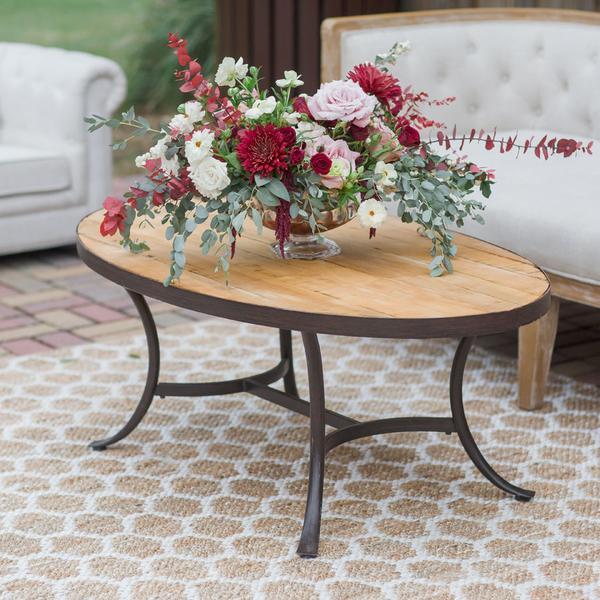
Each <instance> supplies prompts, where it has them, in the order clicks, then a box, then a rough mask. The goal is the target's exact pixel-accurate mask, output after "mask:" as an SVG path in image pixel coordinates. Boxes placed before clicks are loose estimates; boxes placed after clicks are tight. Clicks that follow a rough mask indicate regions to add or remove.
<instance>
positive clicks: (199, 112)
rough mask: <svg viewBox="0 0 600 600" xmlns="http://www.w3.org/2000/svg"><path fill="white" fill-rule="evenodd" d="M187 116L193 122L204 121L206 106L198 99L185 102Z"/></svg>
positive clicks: (185, 114)
mask: <svg viewBox="0 0 600 600" xmlns="http://www.w3.org/2000/svg"><path fill="white" fill-rule="evenodd" d="M184 116H186V117H187V118H188V119H189V120H190V121H191V122H192V123H198V122H200V121H202V119H203V118H204V108H203V106H202V103H201V102H198V101H196V100H190V101H189V102H186V103H185V113H184Z"/></svg>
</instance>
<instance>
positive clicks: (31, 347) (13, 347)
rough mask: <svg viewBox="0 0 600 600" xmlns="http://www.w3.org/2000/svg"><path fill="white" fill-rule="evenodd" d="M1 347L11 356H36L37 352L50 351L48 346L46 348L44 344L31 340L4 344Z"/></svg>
mask: <svg viewBox="0 0 600 600" xmlns="http://www.w3.org/2000/svg"><path fill="white" fill-rule="evenodd" d="M2 347H3V348H4V349H5V350H8V351H9V352H10V353H11V354H36V353H38V352H47V351H48V350H50V349H51V348H50V346H46V345H45V344H42V343H40V342H38V341H36V340H32V339H22V340H14V341H12V342H6V343H5V344H2Z"/></svg>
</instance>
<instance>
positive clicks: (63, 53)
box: [0, 43, 126, 148]
mask: <svg viewBox="0 0 600 600" xmlns="http://www.w3.org/2000/svg"><path fill="white" fill-rule="evenodd" d="M125 91H126V79H125V75H124V74H123V71H122V69H121V68H120V67H119V65H117V64H116V63H115V62H113V61H111V60H109V59H107V58H102V57H100V56H93V55H91V54H85V53H83V52H72V51H67V50H61V49H58V48H45V47H41V46H33V45H30V44H13V43H0V135H1V139H2V140H3V141H6V142H11V143H23V144H25V145H32V141H33V140H34V139H35V143H36V145H38V146H42V145H43V146H52V147H54V148H56V147H57V145H58V146H63V145H68V144H73V143H75V144H77V143H85V141H86V136H87V135H88V134H87V126H86V125H85V123H83V118H84V117H85V116H89V114H90V111H93V112H97V113H99V114H102V115H103V116H104V115H106V116H109V115H110V114H111V113H112V112H113V111H114V110H115V109H116V108H117V107H118V106H119V104H120V103H121V102H122V101H123V98H124V96H125Z"/></svg>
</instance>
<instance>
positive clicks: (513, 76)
mask: <svg viewBox="0 0 600 600" xmlns="http://www.w3.org/2000/svg"><path fill="white" fill-rule="evenodd" d="M404 40H410V42H411V44H412V50H411V51H410V52H409V53H407V54H405V55H403V56H401V57H400V59H399V60H398V62H397V64H396V66H395V67H392V72H393V73H394V74H395V75H396V76H397V77H398V78H399V79H400V82H401V83H402V84H403V85H410V84H412V85H413V86H414V89H415V90H418V91H425V92H428V93H429V94H430V96H431V97H433V98H438V99H439V98H445V97H449V96H456V101H455V102H454V103H453V104H451V105H450V106H448V107H437V108H435V109H433V110H430V109H427V111H426V114H427V115H429V114H432V115H434V117H433V118H436V119H437V120H438V121H441V122H443V123H445V124H446V125H448V126H449V127H448V129H449V131H450V132H451V131H452V128H453V126H454V125H457V127H458V131H459V132H460V133H467V134H469V133H470V131H471V129H472V128H475V129H476V130H477V131H478V132H479V130H480V129H485V130H486V131H488V132H490V133H491V132H493V131H494V128H497V131H498V137H501V136H502V135H504V136H505V137H506V136H507V135H508V134H514V132H516V131H518V132H519V136H518V140H520V141H521V143H524V142H525V140H526V139H527V138H529V137H531V136H532V135H533V136H535V137H536V139H537V140H539V139H540V138H541V137H543V135H545V134H548V135H549V137H548V140H550V139H552V138H553V137H555V136H557V137H558V138H560V137H567V138H575V139H576V140H584V141H586V142H587V141H590V140H594V139H595V140H598V141H597V142H596V144H595V147H593V148H592V150H593V151H594V150H595V151H596V153H597V154H594V155H592V156H589V155H587V154H579V155H578V156H577V157H570V158H568V159H565V158H563V157H562V156H554V157H551V158H550V160H548V161H547V162H545V161H543V160H539V159H537V158H535V156H534V154H533V152H532V151H529V152H528V153H527V154H525V155H522V156H520V157H519V158H518V159H515V157H516V153H515V152H514V149H513V150H512V151H511V153H508V154H501V153H500V152H499V151H498V150H492V151H486V150H485V148H483V147H482V146H481V145H477V144H471V145H466V146H465V148H464V151H463V152H462V154H463V155H464V154H468V156H469V158H471V159H472V160H474V161H475V162H477V163H478V164H479V165H481V166H485V167H490V168H495V169H496V175H497V184H496V185H494V186H493V189H492V196H491V197H490V198H489V200H486V201H485V203H486V205H487V208H486V210H485V212H484V214H483V216H484V218H485V221H486V224H485V225H484V226H481V225H478V224H477V223H474V222H473V223H469V224H467V225H466V226H465V227H464V228H462V229H461V232H462V233H467V234H469V235H473V236H476V237H479V238H481V239H484V240H486V241H489V242H492V243H494V244H497V245H499V246H502V247H505V248H508V249H510V250H513V251H515V252H517V253H519V254H521V255H523V256H525V257H527V258H529V259H530V260H532V261H534V262H535V263H537V264H539V265H540V266H542V267H543V268H544V269H545V270H546V272H547V273H548V274H549V276H550V279H551V282H552V289H553V304H552V308H551V310H550V312H549V313H548V315H546V317H544V318H543V319H541V320H540V321H538V322H537V323H534V324H532V325H529V326H527V327H524V328H522V329H521V331H520V332H519V403H520V406H521V407H523V408H538V407H539V406H540V405H541V403H542V398H543V393H544V388H545V381H546V376H547V372H548V368H549V364H550V358H551V354H552V347H553V344H554V339H555V335H556V327H557V323H558V304H559V303H558V298H567V299H571V300H575V301H578V302H583V303H586V304H589V305H593V306H597V307H600V260H599V259H598V255H599V254H600V182H599V175H600V15H598V14H594V13H589V12H579V11H560V10H543V9H469V10H453V11H430V12H420V13H404V14H390V15H373V16H367V17H346V18H339V19H329V20H327V21H325V22H324V23H323V26H322V47H323V55H322V79H323V81H328V80H331V79H339V78H340V77H343V76H345V74H346V73H347V72H348V70H349V69H351V68H352V66H353V65H355V64H358V63H360V62H364V61H366V60H373V58H374V56H375V54H376V53H380V52H386V51H387V50H388V49H389V48H391V46H392V45H393V44H394V43H395V42H396V41H404Z"/></svg>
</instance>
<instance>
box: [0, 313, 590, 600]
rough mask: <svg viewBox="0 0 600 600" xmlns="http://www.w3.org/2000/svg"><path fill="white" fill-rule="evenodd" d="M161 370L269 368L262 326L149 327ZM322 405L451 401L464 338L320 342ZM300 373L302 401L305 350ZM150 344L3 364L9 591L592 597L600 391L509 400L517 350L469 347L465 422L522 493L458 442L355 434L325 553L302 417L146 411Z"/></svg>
mask: <svg viewBox="0 0 600 600" xmlns="http://www.w3.org/2000/svg"><path fill="white" fill-rule="evenodd" d="M161 341H162V352H163V366H162V373H163V378H162V379H163V380H172V381H173V380H180V381H201V380H218V379H223V378H230V377H236V376H240V375H243V374H250V373H255V372H258V371H260V370H263V369H266V368H269V367H271V366H272V365H274V364H275V362H276V360H277V357H278V337H277V334H276V332H275V331H273V330H267V329H262V328H259V327H253V326H246V325H238V324H235V323H228V322H223V321H205V322H201V323H199V324H197V325H194V326H193V327H191V328H185V329H179V330H169V331H168V332H166V333H163V335H162V337H161ZM321 343H322V351H323V355H324V362H325V369H326V386H327V392H328V395H329V406H330V407H331V408H333V409H334V410H338V411H340V412H344V413H347V414H350V415H353V416H356V417H357V418H361V419H365V418H381V417H385V416H402V415H411V414H412V415H420V416H422V415H447V414H448V394H447V380H448V372H449V366H450V362H451V358H452V355H453V352H454V348H455V345H456V343H455V342H453V341H451V340H445V341H444V340H442V341H405V342H391V341H375V340H360V339H353V338H334V337H328V336H322V337H321ZM294 347H295V351H296V368H297V372H298V379H299V384H300V386H299V387H300V390H301V393H302V394H303V395H304V396H305V397H306V396H307V389H306V379H305V376H304V366H305V363H304V356H303V352H302V347H301V344H300V343H299V339H298V338H295V341H294ZM145 357H146V351H145V343H144V339H143V337H141V336H138V337H136V338H134V339H128V340H121V341H116V342H114V343H105V344H94V345H83V346H78V347H74V348H72V349H68V350H63V351H58V352H55V353H51V354H45V355H39V356H26V357H13V358H9V359H4V360H3V361H2V363H1V364H0V431H1V432H2V433H1V437H0V478H1V488H0V517H1V519H2V521H1V523H2V528H1V532H0V598H2V600H5V599H13V598H15V599H19V600H21V599H29V598H36V599H37V598H40V599H44V600H47V599H53V598H60V599H65V600H67V599H68V600H72V599H77V600H84V599H85V600H100V599H110V600H115V599H149V598H153V599H154V598H156V599H160V600H164V599H177V600H179V599H192V598H194V599H196V598H198V599H202V600H205V599H206V600H209V599H213V598H216V599H225V600H233V599H244V600H245V599H254V598H258V599H275V598H277V599H285V600H304V599H310V600H313V599H316V598H322V599H334V600H339V599H348V600H350V599H352V600H355V599H366V600H371V599H378V598H388V599H404V598H406V599H411V600H412V599H425V600H428V599H450V598H455V599H463V598H465V599H476V600H485V599H510V598H526V599H532V600H533V599H535V600H540V599H563V598H564V599H569V600H571V599H573V600H574V599H585V600H587V599H593V598H599V597H600V596H599V594H598V587H599V585H600V584H599V581H600V563H599V559H600V450H599V444H598V437H599V433H598V431H599V422H600V418H599V417H600V393H599V390H598V389H597V388H594V387H591V386H586V385H583V384H579V383H576V382H574V381H572V380H568V379H566V378H561V377H558V376H551V377H550V383H549V387H548V393H547V400H548V401H547V403H546V404H545V407H544V408H543V410H541V411H540V412H535V413H526V412H523V411H520V410H519V409H518V408H517V407H516V403H515V400H514V399H515V396H516V384H515V379H516V365H515V363H514V361H512V360H510V359H507V358H503V357H499V356H497V355H492V354H489V353H487V352H485V351H483V350H480V349H477V348H476V349H475V350H474V351H473V353H472V355H471V358H470V360H469V362H468V364H467V372H466V385H465V394H466V398H467V399H468V400H467V402H466V409H467V415H468V418H469V421H470V424H471V426H472V429H473V431H474V434H475V436H476V438H477V440H478V442H479V443H480V446H481V448H482V449H483V451H484V453H485V455H486V457H487V458H488V460H489V461H490V462H491V464H492V465H494V467H495V468H497V469H498V471H499V472H500V473H501V474H502V475H503V476H505V477H506V478H508V479H509V480H510V481H512V482H514V483H516V484H517V485H520V486H523V487H527V488H531V489H534V490H536V491H537V496H536V498H535V499H534V500H533V501H532V502H530V503H520V502H516V501H515V500H513V499H512V497H508V496H506V495H505V494H503V493H502V492H500V491H499V490H497V489H496V488H495V487H493V486H492V485H491V484H490V483H488V482H487V480H485V479H484V478H483V477H482V476H481V475H480V474H479V473H478V472H477V471H476V469H475V468H474V467H473V466H472V464H471V463H470V461H469V460H468V458H467V456H466V454H465V452H464V451H463V449H462V447H461V446H460V444H459V442H458V439H457V437H456V436H455V435H452V436H446V435H444V434H437V433H407V434H393V435H386V436H380V437H378V438H368V439H365V440H361V441H357V442H353V443H351V444H348V445H345V446H343V447H340V448H338V449H336V450H335V451H334V452H333V453H332V454H330V455H329V457H328V463H327V470H326V484H325V501H324V513H323V515H324V518H323V525H322V538H321V546H320V556H319V558H317V559H314V560H303V559H300V558H297V557H296V555H295V549H296V545H297V542H298V538H299V535H300V530H301V525H302V518H303V512H304V500H305V493H306V475H307V459H308V433H309V432H308V422H307V420H306V419H305V418H304V417H301V416H299V415H294V414H292V413H288V412H286V411H284V410H283V409H280V408H278V407H275V406H273V405H271V404H269V403H267V402H265V401H263V400H259V399H255V398H253V397H250V396H247V395H242V394H240V395H235V396H228V397H218V398H212V399H187V398H186V399H177V398H165V399H162V400H161V399H158V398H157V399H156V401H155V404H154V405H153V406H152V408H151V409H150V412H149V413H148V415H147V416H146V418H145V420H144V421H143V423H142V425H141V426H140V428H139V429H138V430H137V431H136V432H134V434H132V435H131V436H130V437H129V438H128V439H126V440H125V441H123V442H121V443H119V444H117V445H115V446H113V447H112V448H110V449H109V450H107V451H105V452H92V451H91V450H89V449H88V448H87V447H86V444H87V443H88V442H90V441H91V440H94V439H99V438H102V437H104V436H106V435H107V434H108V433H112V432H115V431H116V430H118V429H119V428H120V427H121V426H122V425H123V424H124V423H125V421H126V419H127V418H128V417H129V415H130V413H131V411H132V410H133V408H134V407H135V405H136V404H137V400H138V398H139V395H140V393H141V390H142V387H143V381H144V379H145V368H146V362H145Z"/></svg>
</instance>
